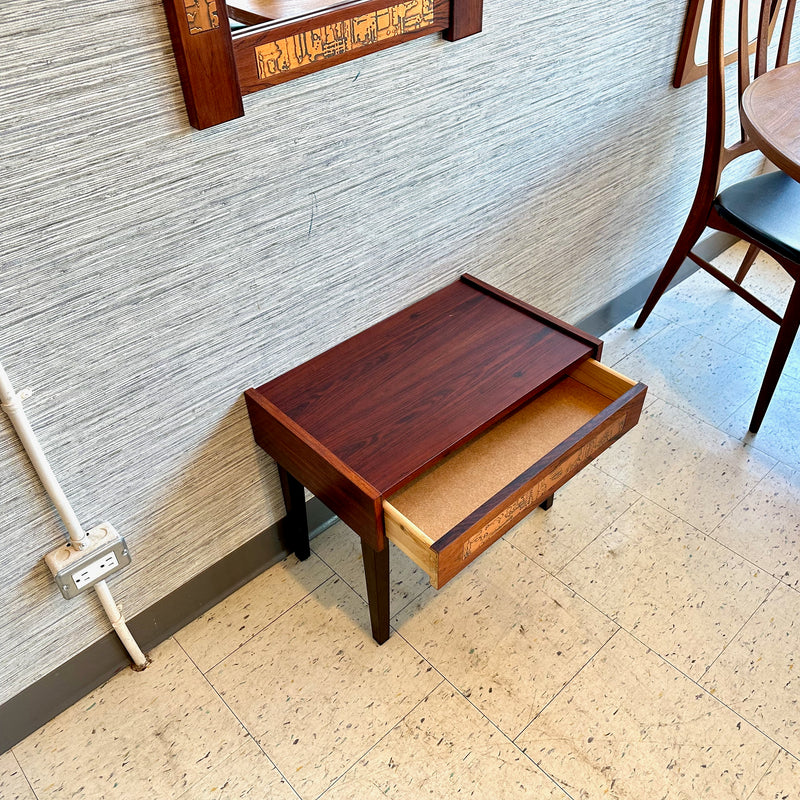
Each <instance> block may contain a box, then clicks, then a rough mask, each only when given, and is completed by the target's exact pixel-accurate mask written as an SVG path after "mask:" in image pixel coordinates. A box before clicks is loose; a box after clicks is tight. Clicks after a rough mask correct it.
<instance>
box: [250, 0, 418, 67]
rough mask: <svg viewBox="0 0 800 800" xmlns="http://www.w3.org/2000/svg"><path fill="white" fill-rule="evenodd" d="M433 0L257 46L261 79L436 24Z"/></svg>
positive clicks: (413, 1)
mask: <svg viewBox="0 0 800 800" xmlns="http://www.w3.org/2000/svg"><path fill="white" fill-rule="evenodd" d="M433 2H434V0H407V2H404V3H398V4H397V5H393V6H389V7H388V8H382V9H379V10H378V11H371V12H370V13H369V14H363V15H361V16H358V17H354V18H353V19H348V20H344V21H342V22H336V23H333V24H330V25H324V26H322V27H319V28H315V29H314V30H311V31H304V32H303V33H298V34H296V35H294V36H289V37H286V38H284V39H278V40H277V41H274V42H269V43H267V44H263V45H260V46H258V47H256V48H255V56H256V62H257V64H258V77H259V79H261V80H267V79H268V78H270V77H272V76H274V75H279V74H282V73H286V72H291V71H293V70H296V69H300V68H301V67H305V66H308V65H309V64H313V63H315V62H319V61H324V60H325V59H328V58H333V57H334V56H338V55H341V54H343V53H349V52H352V51H354V50H360V49H362V48H364V47H369V46H370V45H374V44H377V43H378V42H383V41H385V40H387V39H393V38H395V37H397V36H402V35H403V34H406V33H413V32H415V31H419V30H421V29H423V28H426V27H428V26H430V25H432V24H433V22H434V13H433Z"/></svg>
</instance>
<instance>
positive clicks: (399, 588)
mask: <svg viewBox="0 0 800 800" xmlns="http://www.w3.org/2000/svg"><path fill="white" fill-rule="evenodd" d="M311 547H312V549H313V550H314V552H315V553H317V554H318V555H319V557H320V558H321V559H322V560H323V561H324V562H325V563H326V564H329V565H330V566H331V567H332V568H333V569H334V570H336V574H337V575H339V576H341V577H342V578H344V580H345V581H346V582H347V583H349V584H350V586H352V587H353V589H355V590H356V591H357V592H358V594H359V595H360V596H361V598H362V599H363V600H364V601H366V599H367V583H366V581H365V579H364V560H363V558H362V556H361V539H360V538H359V536H358V534H356V533H355V532H354V531H352V530H350V528H348V527H347V525H345V524H344V523H343V522H341V521H340V522H337V523H336V524H335V525H332V526H331V527H330V528H328V529H327V530H326V531H324V532H323V533H321V534H320V535H319V536H315V537H314V539H313V540H312V541H311ZM389 551H390V552H389V563H390V565H391V566H390V572H389V576H390V580H391V583H390V592H391V595H390V600H389V602H390V608H391V613H392V614H396V613H397V612H398V611H400V609H402V608H403V607H404V606H406V605H408V603H410V602H411V601H412V600H413V599H414V598H415V597H419V595H420V594H422V592H424V591H425V589H427V588H428V587H429V586H430V585H431V581H430V578H429V577H428V576H427V575H426V574H425V573H424V572H423V571H422V570H421V569H420V568H419V567H418V566H417V565H416V564H415V563H414V562H413V561H412V560H411V559H410V558H409V557H408V556H407V555H406V554H405V553H404V552H402V550H399V549H398V548H397V547H395V546H394V545H393V544H392V543H391V542H389Z"/></svg>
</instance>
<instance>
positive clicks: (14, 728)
mask: <svg viewBox="0 0 800 800" xmlns="http://www.w3.org/2000/svg"><path fill="white" fill-rule="evenodd" d="M736 241H737V240H736V239H734V238H733V237H731V236H728V235H726V234H722V233H714V234H712V235H711V236H709V237H708V238H706V239H705V240H704V241H703V242H702V243H701V244H700V245H698V246H697V248H696V249H697V251H698V253H699V254H700V255H701V256H703V257H704V258H707V259H709V260H710V259H712V258H714V257H716V256H717V255H719V254H720V253H721V252H723V251H724V250H726V249H727V248H728V247H730V246H731V245H732V244H734V243H735V242H736ZM697 269H698V268H697V266H696V265H695V264H694V263H692V262H687V263H686V264H684V266H683V267H681V270H680V272H679V273H678V276H677V277H676V279H675V281H674V282H673V285H674V284H675V283H679V282H680V281H681V280H684V279H685V278H688V277H689V275H691V274H692V273H693V272H695V271H696V270H697ZM657 274H658V273H657V272H656V273H654V274H652V275H649V276H648V277H647V278H645V279H644V280H642V281H640V282H639V283H637V284H636V285H635V286H633V287H631V288H630V289H628V290H627V291H625V292H623V293H622V294H621V295H619V296H617V297H614V298H613V299H611V300H609V301H608V302H607V303H604V304H603V305H602V306H601V307H600V308H599V309H597V310H596V311H594V312H593V313H592V314H589V315H588V316H587V317H585V318H584V319H582V320H581V321H580V322H579V323H578V327H580V328H583V329H584V330H585V331H587V332H588V333H591V334H593V335H595V336H600V335H602V334H603V333H605V332H606V331H607V330H609V329H610V328H613V327H614V326H615V325H617V324H618V323H620V322H622V320H624V319H626V318H627V317H629V316H630V315H631V314H633V312H634V311H637V310H638V309H640V308H641V307H642V305H643V304H644V301H645V299H646V298H647V295H648V294H649V292H650V289H651V288H652V286H653V284H654V283H655V279H656V276H657ZM307 507H308V522H309V528H310V529H311V531H312V533H311V535H312V536H314V535H316V534H317V533H320V532H321V531H323V530H324V529H325V528H327V527H328V526H329V525H330V524H331V523H332V522H333V521H334V519H335V518H334V516H333V514H332V513H331V511H329V510H328V509H327V508H326V507H325V506H324V505H323V504H322V503H321V502H320V501H319V500H317V499H316V498H312V500H310V501H309V503H308V504H307ZM284 529H285V526H284V521H283V520H281V521H280V522H279V523H277V524H275V525H273V526H272V527H270V528H269V529H268V530H266V531H264V532H263V533H261V534H259V535H258V536H256V537H255V538H253V539H251V540H250V541H249V542H247V543H246V544H244V545H242V546H241V547H239V548H238V549H236V550H235V551H234V552H233V553H231V554H230V555H228V556H226V557H225V558H223V559H222V560H220V561H218V562H217V563H216V564H214V565H213V566H211V567H209V568H208V569H207V570H205V571H203V572H202V573H200V574H199V575H197V576H196V577H194V578H192V579H191V580H190V581H188V583H186V584H184V585H183V586H181V587H180V588H179V589H177V590H176V591H174V592H172V593H171V594H169V595H168V596H167V597H165V598H164V599H163V600H159V601H158V602H157V603H155V604H154V605H152V606H150V607H149V608H148V609H146V610H145V611H142V612H141V613H140V614H137V615H136V616H135V617H133V618H132V619H131V620H129V622H128V627H129V628H130V631H131V633H132V634H133V636H134V638H135V639H136V641H137V642H138V643H139V646H140V647H141V648H142V650H144V651H145V652H148V651H149V650H152V649H153V648H154V647H155V646H156V645H158V644H160V643H161V642H163V641H164V640H165V639H167V638H169V637H170V636H172V634H173V633H175V631H178V630H180V629H181V628H182V627H184V626H185V625H187V624H188V623H189V622H191V621H192V620H193V619H196V618H197V617H199V616H200V615H201V614H203V613H205V612H206V611H207V610H208V609H209V608H211V607H212V606H214V605H216V604H217V603H218V602H220V601H221V600H223V599H224V598H226V597H227V596H228V595H230V594H232V593H233V592H235V591H236V590H237V589H239V588H240V587H241V586H244V584H246V583H247V582H248V581H250V580H252V579H253V578H255V577H256V576H257V575H259V574H260V573H262V572H263V571H264V570H266V569H268V568H269V567H271V566H272V565H273V564H276V563H278V562H279V561H281V560H283V559H284V558H286V556H287V554H288V550H287V548H286V546H285V542H286V538H285V530H284ZM129 664H130V659H129V658H128V654H127V653H126V652H125V650H124V648H123V647H122V644H121V643H120V641H119V639H118V638H117V635H116V634H115V633H109V634H106V635H105V636H104V637H103V638H102V639H100V640H99V641H97V642H95V643H94V644H93V645H91V646H90V647H87V648H86V650H84V651H83V652H81V653H79V654H78V655H77V656H75V657H74V658H71V659H70V660H69V661H67V662H66V663H64V664H62V665H61V666H60V667H58V669H55V670H53V672H51V673H49V674H48V675H45V676H44V677H43V678H41V679H40V680H38V681H36V682H35V683H33V684H31V685H30V686H28V687H27V688H26V689H23V690H22V691H21V692H20V693H19V694H18V695H15V696H14V697H12V698H11V699H10V700H8V701H7V702H6V703H3V705H0V720H2V721H3V724H2V725H0V754H2V753H4V752H6V750H8V749H10V748H11V747H13V746H14V745H15V744H17V742H19V741H21V740H22V739H24V738H25V737H26V736H28V735H29V734H31V733H33V732H34V731H35V730H37V729H38V728H40V727H41V726H42V725H44V724H45V723H46V722H49V721H50V720H51V719H53V717H55V716H56V715H57V714H60V713H61V712H62V711H64V710H65V709H67V708H69V707H70V706H71V705H72V704H73V703H76V702H77V701H78V700H80V699H81V698H82V697H85V696H86V695H87V694H88V693H89V692H91V691H92V690H93V689H96V688H97V687H98V686H100V684H102V683H104V682H105V681H107V680H108V679H109V678H110V677H111V676H112V675H114V674H115V673H117V672H119V671H120V670H121V669H124V668H125V667H126V666H128V665H129Z"/></svg>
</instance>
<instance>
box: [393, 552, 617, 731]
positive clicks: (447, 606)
mask: <svg viewBox="0 0 800 800" xmlns="http://www.w3.org/2000/svg"><path fill="white" fill-rule="evenodd" d="M395 621H396V624H397V629H398V632H399V633H400V634H401V635H402V636H403V637H404V638H405V639H407V640H408V641H409V642H410V643H411V644H412V646H413V647H414V648H415V649H416V650H418V651H419V652H420V653H421V654H422V655H423V656H424V657H425V658H426V659H428V660H429V661H430V662H431V663H432V664H434V665H435V666H436V668H437V669H438V670H439V671H440V672H441V673H442V674H443V675H444V676H445V677H446V678H447V679H448V680H450V682H451V683H453V685H454V686H455V687H456V688H457V689H459V690H460V691H461V692H463V693H464V695H466V696H467V697H468V698H469V699H470V700H471V701H472V702H473V703H474V704H475V705H476V706H477V707H478V708H479V709H480V710H481V711H483V713H484V714H486V715H487V716H488V717H489V718H490V719H491V720H492V721H493V722H494V723H495V724H496V725H497V726H498V727H499V728H500V729H501V730H502V731H503V732H504V733H506V734H507V735H508V736H512V737H513V736H516V735H517V734H518V733H519V732H520V731H521V730H522V729H523V728H524V727H525V725H526V724H527V723H528V722H530V720H531V719H533V717H534V715H535V714H536V713H537V712H538V711H540V710H541V709H542V708H543V707H544V705H545V704H546V703H547V702H548V700H550V698H551V697H552V696H553V695H554V694H555V693H556V692H557V691H558V690H559V689H560V688H561V687H562V686H563V685H564V684H565V683H566V682H567V681H568V680H569V679H570V678H571V677H572V676H573V675H574V674H575V673H576V672H577V671H578V670H579V669H580V668H581V667H582V666H583V665H584V664H585V663H586V661H587V660H588V659H589V658H591V656H592V655H593V654H594V653H596V652H597V651H598V650H599V649H600V647H602V645H603V643H604V642H605V641H606V640H607V639H608V638H609V636H611V634H612V633H613V632H614V630H616V625H614V623H613V622H611V621H610V620H608V619H607V618H606V617H604V616H603V615H602V614H600V613H599V612H598V611H597V610H595V609H594V608H592V607H591V606H590V605H589V604H588V603H586V602H585V601H583V600H581V599H580V598H579V597H576V596H575V595H574V594H573V593H572V592H571V591H570V590H569V589H567V588H566V587H565V586H564V585H563V584H562V583H560V582H559V581H557V580H555V579H554V578H553V577H552V576H550V575H549V574H548V573H547V572H545V571H544V570H543V569H542V568H541V567H539V566H538V565H537V564H536V563H534V562H533V561H532V560H531V559H530V558H528V557H527V556H525V555H524V554H523V553H521V552H520V551H519V550H517V549H516V548H514V547H512V546H511V545H510V544H508V543H507V542H506V541H504V540H501V541H499V542H497V543H496V544H495V545H493V546H492V547H491V548H490V549H489V550H487V551H486V552H485V553H483V554H482V555H481V556H480V558H478V559H477V560H476V561H475V562H474V563H473V564H471V565H470V566H469V567H467V568H466V569H465V570H464V571H463V572H462V573H461V574H459V575H458V576H457V577H455V578H454V579H453V580H452V581H450V582H449V583H448V584H447V585H446V586H444V587H443V588H442V589H440V590H439V591H438V592H437V591H436V590H435V589H429V590H428V591H426V592H425V594H423V595H422V596H421V597H419V598H418V599H417V600H415V601H414V602H413V603H411V604H410V605H409V606H408V607H407V608H406V609H404V610H403V611H402V612H401V613H400V614H399V615H398V616H397V617H395Z"/></svg>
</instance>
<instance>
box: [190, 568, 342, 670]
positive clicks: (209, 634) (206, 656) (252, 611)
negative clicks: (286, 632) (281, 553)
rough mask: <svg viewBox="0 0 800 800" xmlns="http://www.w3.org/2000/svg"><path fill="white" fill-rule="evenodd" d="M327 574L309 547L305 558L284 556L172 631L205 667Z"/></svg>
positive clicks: (254, 632)
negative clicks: (310, 553)
mask: <svg viewBox="0 0 800 800" xmlns="http://www.w3.org/2000/svg"><path fill="white" fill-rule="evenodd" d="M332 574H333V573H332V572H331V570H330V568H329V567H327V566H326V565H325V564H324V563H323V562H322V561H320V560H319V558H317V557H316V556H315V555H314V554H313V553H312V555H311V557H310V558H308V559H307V560H306V561H298V560H297V558H296V557H295V556H289V558H287V559H286V560H285V561H281V562H280V563H279V564H275V565H274V566H273V567H270V569H268V570H266V571H265V572H263V573H262V574H261V575H259V576H258V577H256V578H254V579H253V580H252V581H250V582H249V583H248V584H246V585H245V586H243V587H242V588H241V589H239V591H237V592H235V593H234V594H232V595H231V596H230V597H227V598H226V599H225V600H223V601H222V602H221V603H218V604H217V605H216V606H214V608H212V609H211V610H209V611H207V612H206V613H205V614H203V616H202V617H199V618H198V619H196V620H195V621H194V622H191V623H189V624H188V625H187V626H186V627H185V628H183V629H182V630H180V631H178V633H176V634H175V639H176V640H177V642H178V644H180V646H181V647H182V648H183V649H184V650H185V651H186V652H187V653H188V654H189V657H190V658H191V659H192V661H194V663H195V664H197V666H198V667H199V668H200V669H201V670H202V671H203V672H207V671H208V670H209V669H211V667H213V666H214V665H215V664H218V663H219V662H220V661H222V659H223V658H225V656H228V655H230V654H231V653H232V652H233V651H234V650H235V649H236V648H237V647H239V646H240V645H242V644H244V643H245V642H246V641H247V640H248V639H251V638H252V637H253V636H255V635H256V634H257V633H258V632H259V631H261V630H263V629H264V628H266V627H267V625H269V624H270V623H271V622H272V621H273V620H275V619H276V618H277V617H279V616H280V615H281V614H283V612H284V611H286V610H287V609H289V608H291V607H292V606H293V605H294V604H295V603H297V602H299V601H300V600H302V599H303V598H304V597H305V596H306V595H307V594H309V593H310V592H313V591H314V589H316V588H317V587H318V586H320V585H321V584H322V583H324V582H325V581H326V580H327V579H328V578H330V576H331V575H332Z"/></svg>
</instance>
